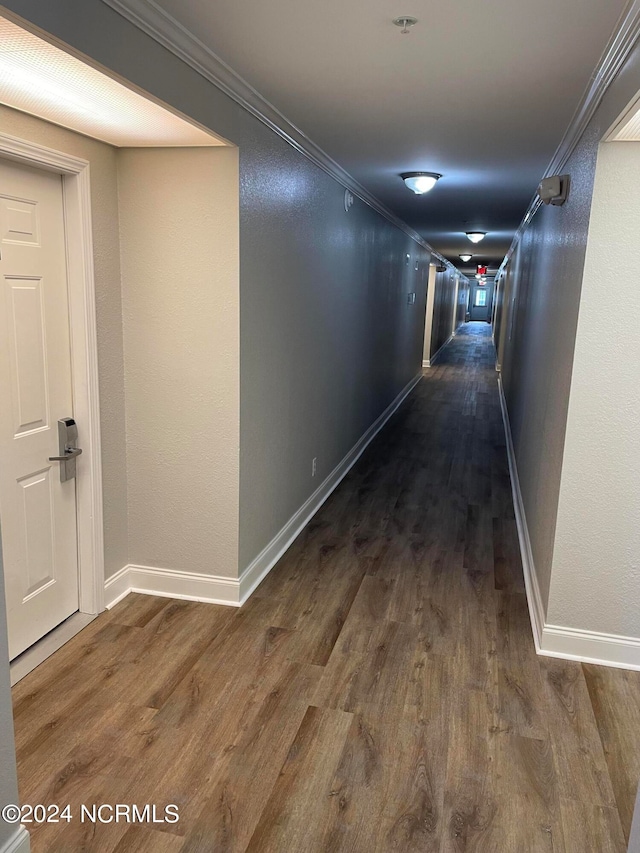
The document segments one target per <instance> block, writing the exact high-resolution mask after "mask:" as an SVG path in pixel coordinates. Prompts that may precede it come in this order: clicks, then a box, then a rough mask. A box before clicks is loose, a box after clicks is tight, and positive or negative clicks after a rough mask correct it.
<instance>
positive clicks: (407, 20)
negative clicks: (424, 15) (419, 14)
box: [393, 15, 418, 36]
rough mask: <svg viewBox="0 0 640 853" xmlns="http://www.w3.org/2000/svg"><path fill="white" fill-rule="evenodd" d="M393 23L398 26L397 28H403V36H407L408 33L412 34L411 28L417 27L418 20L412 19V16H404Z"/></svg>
mask: <svg viewBox="0 0 640 853" xmlns="http://www.w3.org/2000/svg"><path fill="white" fill-rule="evenodd" d="M393 23H394V24H395V25H396V27H402V29H401V30H400V32H401V33H402V35H403V36H406V35H407V34H408V33H410V32H411V30H410V29H409V28H410V27H415V25H416V24H417V23H418V19H417V18H412V17H411V16H410V15H402V16H401V17H400V18H395V19H394V21H393Z"/></svg>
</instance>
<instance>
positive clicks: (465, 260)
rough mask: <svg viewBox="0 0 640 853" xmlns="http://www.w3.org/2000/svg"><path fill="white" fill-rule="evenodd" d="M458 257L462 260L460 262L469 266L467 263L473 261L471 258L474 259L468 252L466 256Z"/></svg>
mask: <svg viewBox="0 0 640 853" xmlns="http://www.w3.org/2000/svg"><path fill="white" fill-rule="evenodd" d="M458 257H459V258H460V260H461V261H462V262H463V263H465V264H467V263H469V261H470V260H471V258H472V257H473V255H470V254H469V253H468V252H465V253H464V254H462V255H458Z"/></svg>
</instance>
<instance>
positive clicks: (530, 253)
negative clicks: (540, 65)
mask: <svg viewBox="0 0 640 853" xmlns="http://www.w3.org/2000/svg"><path fill="white" fill-rule="evenodd" d="M639 89H640V47H638V48H636V49H635V50H634V53H633V55H632V56H631V57H630V59H629V61H628V62H627V64H626V65H625V68H624V69H623V70H622V72H621V73H620V74H619V75H618V77H617V78H616V79H615V80H614V82H613V84H612V85H611V87H610V88H609V90H608V91H607V93H606V95H605V97H604V99H603V101H602V103H601V104H600V107H599V108H598V110H597V112H596V114H595V115H594V117H593V119H592V121H591V123H590V125H589V127H588V128H587V131H586V132H585V134H584V136H583V137H582V140H581V141H580V143H579V145H578V147H577V148H576V150H575V151H574V153H573V155H572V156H571V158H570V160H569V162H568V163H567V165H566V166H565V168H564V171H565V172H567V173H568V174H570V176H571V190H570V194H569V199H568V201H567V203H566V204H565V205H564V206H563V207H553V206H551V205H550V206H543V207H541V208H540V209H539V210H538V212H537V213H536V215H535V216H534V218H533V219H532V221H531V223H530V225H529V227H528V228H527V229H526V231H525V232H524V235H523V237H522V239H521V241H520V243H519V244H518V246H517V249H516V251H515V253H514V254H513V256H512V258H511V261H510V263H509V269H508V276H507V283H506V286H505V293H504V302H503V315H502V317H501V321H500V322H501V330H500V334H501V340H502V341H503V346H502V347H501V360H502V381H503V384H504V390H505V397H506V401H507V407H508V411H509V418H510V421H511V430H512V434H513V442H514V449H515V455H516V462H517V467H518V473H519V479H520V486H521V489H522V497H523V503H524V508H525V513H526V519H527V526H528V529H529V535H530V538H531V547H532V552H533V558H534V563H535V568H536V572H537V576H538V582H539V586H540V592H541V595H542V599H543V605H544V607H545V610H546V608H547V605H548V599H549V586H550V582H551V570H552V561H553V551H554V541H555V532H556V517H557V512H558V496H559V490H560V478H561V472H562V464H563V453H564V443H565V431H566V424H567V410H568V404H569V392H570V388H571V377H572V369H573V358H574V349H575V341H576V328H577V322H578V309H579V305H580V296H581V290H582V277H583V270H584V261H585V251H586V245H587V237H588V231H589V220H590V213H591V200H592V194H593V184H594V176H595V167H596V157H597V152H598V145H599V143H600V140H601V139H602V138H603V136H604V135H605V133H606V132H607V130H608V129H609V128H610V127H611V125H612V124H613V122H614V121H615V120H616V118H617V117H618V115H619V114H620V113H621V111H622V110H623V109H624V108H625V107H626V105H627V104H628V103H629V102H630V101H631V99H632V98H633V97H634V96H635V94H636V93H637V91H638V90H639ZM607 304H611V305H612V303H607V300H606V299H603V301H602V306H603V308H604V307H605V306H606V305H607ZM583 627H587V626H583Z"/></svg>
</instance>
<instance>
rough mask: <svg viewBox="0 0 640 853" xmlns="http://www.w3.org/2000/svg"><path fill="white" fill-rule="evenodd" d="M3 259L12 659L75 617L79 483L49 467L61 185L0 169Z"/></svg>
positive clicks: (39, 175)
mask: <svg viewBox="0 0 640 853" xmlns="http://www.w3.org/2000/svg"><path fill="white" fill-rule="evenodd" d="M0 252H1V257H0V283H1V285H2V293H1V294H0V527H1V533H2V558H3V566H4V576H5V591H6V603H7V616H8V625H9V656H10V658H11V659H13V658H14V657H16V655H19V654H20V653H21V652H23V651H24V650H25V649H26V648H28V647H29V646H31V645H32V644H33V643H35V642H36V641H37V640H39V639H40V638H41V637H43V636H44V635H45V634H46V633H47V632H48V631H50V630H51V629H52V628H55V627H56V625H59V624H60V622H62V621H63V620H64V619H66V618H67V617H68V616H70V615H71V614H72V613H74V612H75V611H76V610H78V587H79V583H78V548H77V530H76V486H75V480H68V481H67V482H65V483H61V482H60V468H59V466H60V463H59V462H50V461H49V457H50V456H58V455H59V447H58V423H57V422H58V419H59V418H64V417H73V400H72V391H71V353H70V342H69V307H68V299H67V273H66V255H65V234H64V215H63V198H62V178H61V176H60V175H56V174H53V173H51V172H45V171H40V170H38V169H32V168H31V167H29V166H23V165H18V164H14V163H11V162H10V161H7V160H0ZM81 467H82V462H81V460H79V462H78V471H80V470H81Z"/></svg>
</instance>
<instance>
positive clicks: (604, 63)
mask: <svg viewBox="0 0 640 853" xmlns="http://www.w3.org/2000/svg"><path fill="white" fill-rule="evenodd" d="M638 36H640V0H631V2H630V3H629V4H628V6H627V8H626V10H625V11H624V12H623V13H622V16H621V18H620V21H619V23H618V26H617V27H616V30H615V32H614V33H613V35H612V36H611V38H610V40H609V43H608V44H607V46H606V48H605V50H604V53H603V54H602V56H601V57H600V61H599V63H598V65H597V67H596V70H595V71H594V73H593V74H592V76H591V79H590V81H589V83H588V85H587V89H586V91H585V93H584V95H583V96H582V100H581V102H580V104H579V105H578V108H577V109H576V111H575V113H574V115H573V118H572V119H571V123H570V124H569V127H568V128H567V130H566V132H565V134H564V136H563V137H562V140H561V141H560V144H559V145H558V147H557V149H556V151H555V154H554V155H553V157H552V158H551V162H550V163H549V165H548V166H547V168H546V170H545V172H544V174H542V175H541V176H540V179H541V180H542V178H547V177H549V176H550V175H558V174H560V172H562V170H563V168H564V167H565V166H566V164H567V161H568V160H569V158H570V157H571V155H572V154H573V152H574V151H575V150H576V148H577V146H578V143H579V142H580V140H581V139H582V136H583V134H584V132H585V130H586V129H587V126H588V125H589V122H590V121H591V119H592V118H593V116H594V115H595V112H596V110H597V109H598V107H599V106H600V103H601V101H602V98H603V97H604V94H605V92H606V91H607V89H608V88H609V86H610V85H611V83H612V82H613V80H614V78H615V77H616V76H617V75H618V73H619V72H620V71H621V70H622V67H623V66H624V64H625V62H626V61H627V59H628V58H629V54H630V53H631V51H632V50H633V48H634V46H635V44H636V42H637V40H638ZM608 135H610V131H609V133H608V134H607V136H608ZM541 204H542V202H541V201H540V199H539V198H538V195H537V193H536V195H534V197H533V198H532V199H531V201H530V202H529V207H528V208H527V210H526V211H525V215H524V219H523V220H522V222H521V223H520V226H519V227H518V230H517V231H516V233H515V234H514V237H513V241H512V243H511V246H510V247H509V251H508V252H507V254H506V255H505V257H504V260H503V261H502V263H501V264H500V268H499V269H498V272H497V273H496V277H498V276H499V275H501V274H502V272H503V270H504V268H505V267H506V265H507V264H508V263H509V259H510V258H511V256H512V255H513V253H514V251H515V248H516V246H517V245H518V243H519V242H520V240H521V239H522V235H523V234H524V232H525V231H526V229H527V228H528V227H529V224H530V222H531V220H532V219H533V217H534V216H535V214H536V212H537V211H538V209H539V208H540V205H541Z"/></svg>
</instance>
